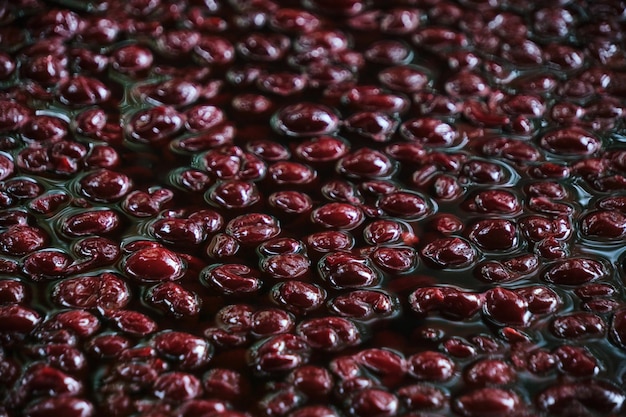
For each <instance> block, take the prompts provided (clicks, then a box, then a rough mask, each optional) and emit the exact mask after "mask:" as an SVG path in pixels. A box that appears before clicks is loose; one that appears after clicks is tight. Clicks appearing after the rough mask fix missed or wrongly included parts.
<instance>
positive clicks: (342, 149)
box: [296, 135, 349, 163]
mask: <svg viewBox="0 0 626 417" xmlns="http://www.w3.org/2000/svg"><path fill="white" fill-rule="evenodd" d="M348 150H349V146H348V145H347V143H345V142H343V141H341V140H340V139H338V138H334V137H332V136H326V135H322V136H319V137H317V138H314V139H311V140H309V141H305V142H302V143H301V144H300V145H298V146H297V147H296V154H297V155H298V156H299V157H300V158H302V159H304V160H305V161H306V162H308V163H322V162H330V161H336V160H338V159H339V158H341V157H343V156H344V155H346V154H347V153H348Z"/></svg>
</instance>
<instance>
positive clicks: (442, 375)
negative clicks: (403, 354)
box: [407, 351, 456, 382]
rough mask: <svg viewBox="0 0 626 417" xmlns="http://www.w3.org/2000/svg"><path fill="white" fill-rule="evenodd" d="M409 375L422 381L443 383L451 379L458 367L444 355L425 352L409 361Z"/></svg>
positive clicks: (417, 354) (410, 358)
mask: <svg viewBox="0 0 626 417" xmlns="http://www.w3.org/2000/svg"><path fill="white" fill-rule="evenodd" d="M407 364H408V371H409V374H410V375H411V376H412V377H414V378H417V379H419V380H422V381H430V382H443V381H447V380H449V379H451V378H452V377H453V376H454V374H455V371H456V365H455V364H454V362H453V361H452V360H451V359H450V358H448V357H447V356H446V355H444V354H443V353H439V352H434V351H424V352H420V353H416V354H415V355H413V356H411V357H409V358H408V359H407Z"/></svg>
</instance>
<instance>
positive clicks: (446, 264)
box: [420, 237, 477, 268]
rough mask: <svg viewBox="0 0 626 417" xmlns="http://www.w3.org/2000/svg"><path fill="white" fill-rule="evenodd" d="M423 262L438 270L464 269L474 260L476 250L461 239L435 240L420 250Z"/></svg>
mask: <svg viewBox="0 0 626 417" xmlns="http://www.w3.org/2000/svg"><path fill="white" fill-rule="evenodd" d="M420 255H421V256H422V258H424V260H426V261H428V262H430V263H432V264H433V265H435V266H437V267H440V268H465V267H467V266H469V265H471V264H472V263H473V262H474V260H475V259H476V256H477V254H476V250H475V249H474V248H472V246H471V245H470V244H469V243H468V242H467V241H465V240H464V239H462V238H459V237H450V238H441V239H436V240H434V241H432V242H430V243H428V244H427V245H426V246H424V247H423V248H422V250H421V251H420Z"/></svg>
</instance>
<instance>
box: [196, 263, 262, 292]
mask: <svg viewBox="0 0 626 417" xmlns="http://www.w3.org/2000/svg"><path fill="white" fill-rule="evenodd" d="M201 278H202V280H203V282H205V283H206V284H207V285H209V286H211V287H213V288H215V289H217V290H218V291H220V292H221V293H224V294H239V295H243V294H248V293H254V292H256V291H258V290H259V289H260V287H261V284H262V281H261V280H260V279H259V278H258V271H255V270H253V269H251V268H249V267H247V266H245V265H240V264H226V265H219V266H216V267H214V268H208V269H205V270H203V271H202V276H201Z"/></svg>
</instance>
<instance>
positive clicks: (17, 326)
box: [0, 304, 41, 335]
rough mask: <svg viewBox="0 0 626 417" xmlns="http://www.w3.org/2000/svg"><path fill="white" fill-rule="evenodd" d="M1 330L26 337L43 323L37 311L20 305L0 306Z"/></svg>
mask: <svg viewBox="0 0 626 417" xmlns="http://www.w3.org/2000/svg"><path fill="white" fill-rule="evenodd" d="M0 317H2V321H1V323H2V324H0V328H1V329H2V331H3V332H16V333H22V334H24V335H27V334H29V333H30V332H32V331H33V330H34V329H35V327H36V326H37V325H38V324H39V323H40V322H41V316H40V315H39V313H37V312H36V311H35V310H32V309H30V308H27V307H24V306H21V305H19V304H8V305H0Z"/></svg>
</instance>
